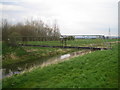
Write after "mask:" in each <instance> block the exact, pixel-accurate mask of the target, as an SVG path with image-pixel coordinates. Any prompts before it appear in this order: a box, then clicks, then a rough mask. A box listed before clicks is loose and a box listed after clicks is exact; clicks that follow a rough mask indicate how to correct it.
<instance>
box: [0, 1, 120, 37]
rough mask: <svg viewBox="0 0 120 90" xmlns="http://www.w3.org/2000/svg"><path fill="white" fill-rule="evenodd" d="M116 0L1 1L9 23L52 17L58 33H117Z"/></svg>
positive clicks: (0, 9) (0, 6)
mask: <svg viewBox="0 0 120 90" xmlns="http://www.w3.org/2000/svg"><path fill="white" fill-rule="evenodd" d="M118 1H119V0H4V1H1V2H0V12H2V17H0V18H7V19H8V20H9V22H11V23H17V22H21V21H24V20H26V19H31V18H32V19H42V20H43V21H44V22H45V23H47V24H49V25H52V23H53V22H54V20H57V23H58V25H59V28H60V32H61V34H72V35H73V34H77V35H79V34H80V35H81V34H87V35H88V34H102V35H108V31H109V27H110V30H111V35H117V34H118Z"/></svg>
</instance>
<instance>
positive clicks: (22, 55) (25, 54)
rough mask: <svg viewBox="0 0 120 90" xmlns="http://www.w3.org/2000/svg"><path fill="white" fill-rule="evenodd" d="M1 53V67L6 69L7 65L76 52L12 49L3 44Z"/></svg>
mask: <svg viewBox="0 0 120 90" xmlns="http://www.w3.org/2000/svg"><path fill="white" fill-rule="evenodd" d="M2 51H3V52H2V57H3V60H2V66H3V68H4V67H5V68H7V67H8V66H9V65H13V64H14V65H17V64H19V63H20V64H21V63H23V64H26V63H28V62H34V61H35V60H39V59H41V58H48V57H53V56H56V55H60V54H65V53H68V52H73V51H77V50H76V49H60V48H42V47H12V46H9V45H7V44H5V43H3V47H2Z"/></svg>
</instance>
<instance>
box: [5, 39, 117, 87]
mask: <svg viewBox="0 0 120 90" xmlns="http://www.w3.org/2000/svg"><path fill="white" fill-rule="evenodd" d="M113 41H115V40H113ZM112 46H113V48H112V49H111V50H103V51H95V52H93V53H90V54H87V55H84V56H80V57H76V58H73V59H70V60H69V61H64V62H62V63H59V64H56V65H50V66H47V67H44V68H42V69H41V68H36V69H33V70H32V71H30V72H25V73H23V74H20V75H14V76H12V77H10V78H5V79H3V87H4V88H116V87H118V86H117V85H118V83H117V82H118V66H117V65H118V45H117V44H113V45H112ZM33 48H34V49H40V51H39V52H44V53H46V52H48V51H46V50H48V48H46V49H45V48H44V49H43V51H42V49H41V48H38V47H36V48H35V47H33ZM25 49H31V48H30V47H24V50H25ZM21 50H22V49H21ZM50 50H54V49H49V51H50ZM57 50H58V49H57ZM57 50H56V49H55V51H57ZM65 50H67V49H65ZM33 51H34V50H33ZM45 51H46V52H45ZM63 51H64V50H62V52H61V54H62V53H63ZM70 51H71V50H70ZM52 52H53V51H52ZM27 53H28V52H27ZM64 53H67V52H64ZM35 54H36V53H35ZM19 55H20V54H19ZM24 55H25V54H24ZM27 55H28V54H27ZM40 55H42V54H40ZM45 55H46V54H45ZM3 63H4V62H3ZM11 63H12V62H11Z"/></svg>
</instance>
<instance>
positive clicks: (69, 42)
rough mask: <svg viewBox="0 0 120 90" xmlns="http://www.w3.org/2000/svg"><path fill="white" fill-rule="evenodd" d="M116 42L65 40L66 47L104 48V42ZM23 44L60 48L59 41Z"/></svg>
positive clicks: (105, 40)
mask: <svg viewBox="0 0 120 90" xmlns="http://www.w3.org/2000/svg"><path fill="white" fill-rule="evenodd" d="M113 41H117V39H75V40H67V41H66V43H67V46H88V47H89V46H91V44H92V47H96V46H105V42H113ZM24 43H25V44H33V45H49V46H62V43H61V42H60V41H28V42H24Z"/></svg>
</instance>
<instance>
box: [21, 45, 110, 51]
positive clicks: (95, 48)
mask: <svg viewBox="0 0 120 90" xmlns="http://www.w3.org/2000/svg"><path fill="white" fill-rule="evenodd" d="M19 46H27V47H50V48H76V49H92V50H107V49H110V48H97V47H77V46H49V45H31V44H19Z"/></svg>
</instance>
